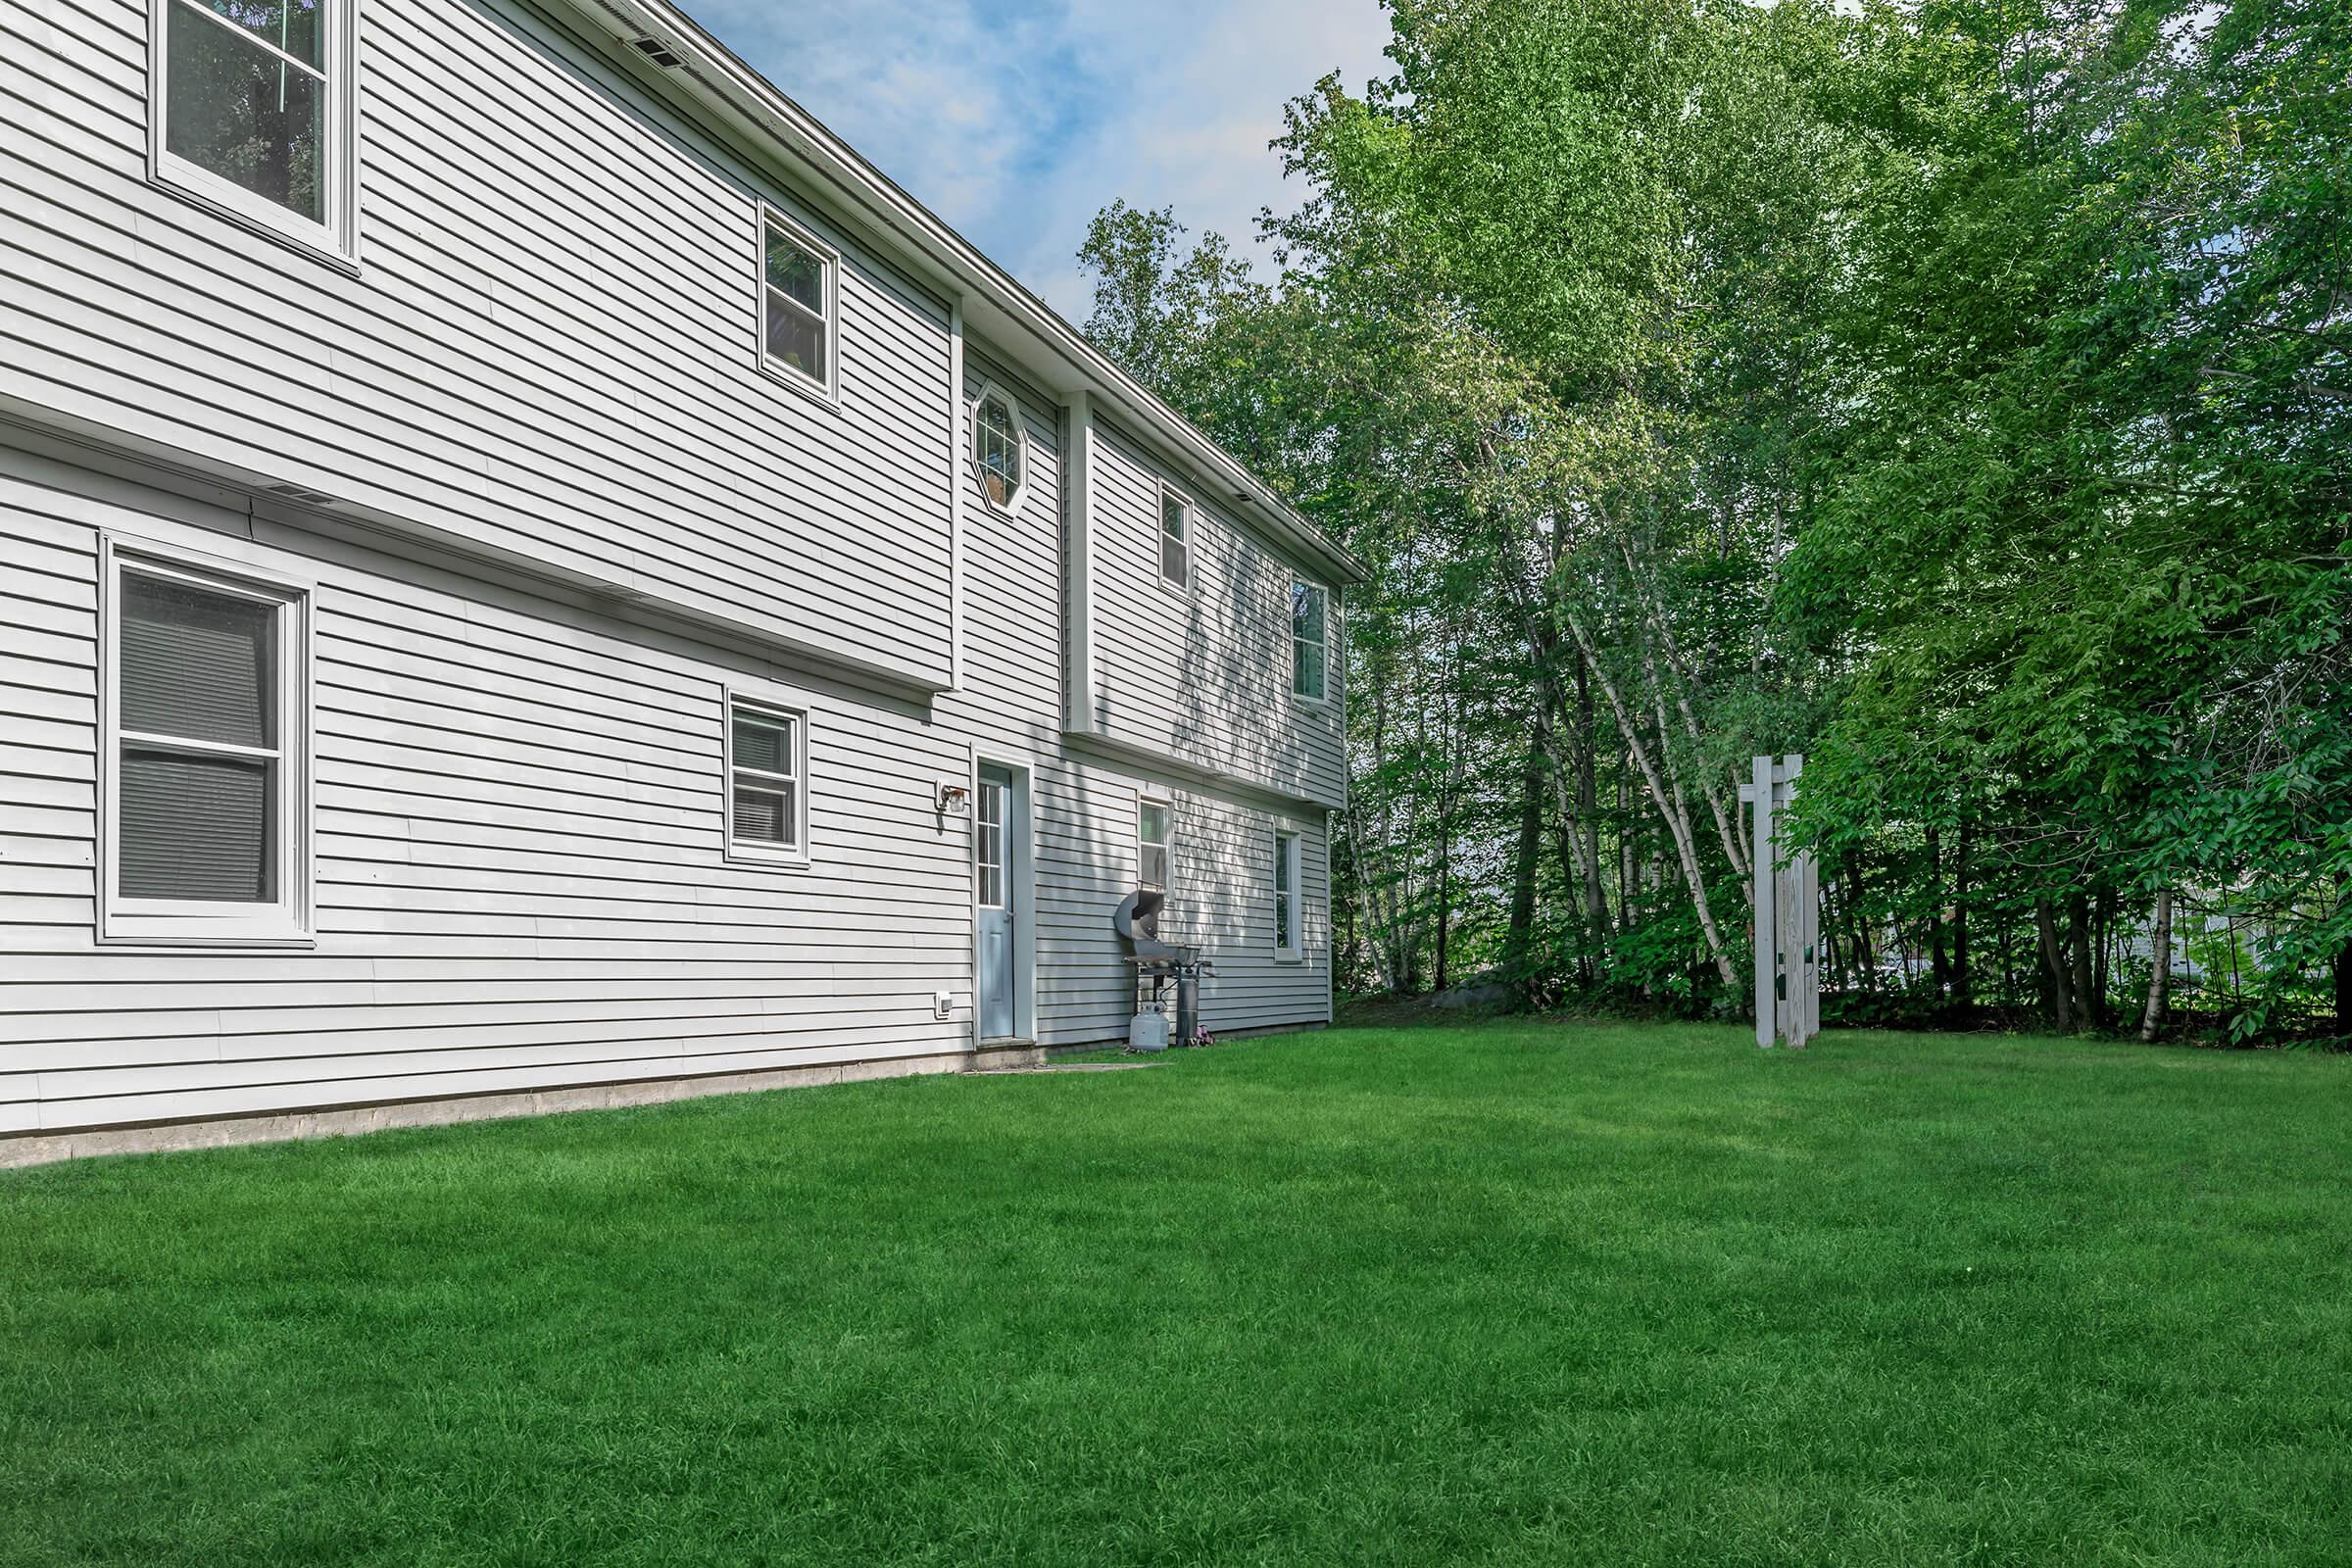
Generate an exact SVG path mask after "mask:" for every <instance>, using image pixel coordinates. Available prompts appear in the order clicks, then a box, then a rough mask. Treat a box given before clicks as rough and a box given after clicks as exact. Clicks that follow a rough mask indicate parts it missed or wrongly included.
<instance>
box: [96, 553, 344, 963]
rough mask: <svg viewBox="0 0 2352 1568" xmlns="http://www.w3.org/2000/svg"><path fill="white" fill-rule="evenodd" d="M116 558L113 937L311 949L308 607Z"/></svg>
mask: <svg viewBox="0 0 2352 1568" xmlns="http://www.w3.org/2000/svg"><path fill="white" fill-rule="evenodd" d="M105 559H106V566H105V570H106V573H107V596H106V609H105V631H104V636H105V663H106V667H105V671H104V685H103V689H102V697H101V702H102V704H103V708H104V714H105V717H104V725H105V731H106V733H105V735H104V736H103V741H102V744H103V747H104V752H103V756H102V762H103V767H102V778H101V791H102V794H101V806H100V809H101V812H102V814H103V824H102V830H101V839H102V843H103V846H104V861H105V864H104V870H103V873H102V882H101V885H100V889H99V893H100V904H101V913H100V927H101V935H102V936H103V937H105V938H106V939H108V940H111V941H146V942H171V943H217V942H280V943H282V942H291V941H300V940H303V939H304V936H305V930H306V927H307V925H308V919H309V905H310V874H309V865H308V858H309V833H308V810H307V806H308V794H309V767H308V757H307V746H308V724H307V710H308V706H309V705H308V700H307V696H308V694H307V691H306V685H307V680H308V660H307V649H308V642H309V639H308V634H307V625H306V619H305V616H306V613H307V610H308V596H307V595H306V594H305V593H304V591H303V590H302V589H300V588H297V587H291V586H288V585H285V584H280V583H273V582H264V581H259V580H253V579H248V578H246V577H245V576H243V575H242V574H233V575H232V574H225V573H216V572H214V571H212V570H210V569H199V568H196V567H193V566H189V565H186V564H180V563H176V562H172V561H169V560H166V559H164V558H161V557H149V556H145V555H132V554H127V553H118V552H116V551H115V550H114V549H113V548H112V547H111V545H110V547H109V548H108V550H107V552H106V558H105Z"/></svg>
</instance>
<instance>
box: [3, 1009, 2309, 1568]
mask: <svg viewBox="0 0 2352 1568" xmlns="http://www.w3.org/2000/svg"><path fill="white" fill-rule="evenodd" d="M0 1456H4V1458H0V1561H5V1562H7V1563H9V1564H65V1563H73V1564H82V1563H141V1564H149V1563H190V1564H206V1565H218V1564H242V1563H300V1564H340V1563H371V1564H378V1563H380V1564H459V1563H467V1564H474V1563H478V1564H492V1563H496V1564H551V1565H554V1564H562V1565H566V1568H570V1565H579V1564H607V1563H610V1564H650V1563H664V1564H669V1563H676V1564H702V1563H826V1564H858V1565H864V1564H884V1563H931V1564H958V1565H961V1564H993V1563H1004V1564H1012V1563H1019V1564H1032V1565H1048V1564H1088V1565H1096V1564H1119V1563H1170V1564H1175V1563H1182V1564H1197V1563H1269V1564H1271V1563H1334V1564H1340V1563H1345V1564H1351V1565H1352V1564H1412V1565H1416V1568H1421V1565H1431V1564H1450V1563H1525V1564H1545V1565H1557V1564H1579V1563H1593V1564H1603V1563H1605V1564H1611V1565H1621V1564H1660V1565H1668V1564H1671V1565H1686V1564H1740V1565H1762V1564H1806V1565H1814V1564H1833V1563H1883V1564H1900V1565H1904V1568H1918V1565H1923V1564H1939V1563H1969V1564H1991V1563H2031V1564H2089V1563H2116V1564H2150V1563H2198V1564H2226V1565H2232V1568H2244V1565H2258V1564H2274V1563H2335V1562H2344V1561H2347V1560H2352V1511H2348V1510H2352V1503H2348V1502H2347V1498H2348V1497H2352V1059H2346V1058H2342V1057H2324V1056H2316V1055H2256V1054H2213V1053H2199V1052H2190V1051H2181V1050H2149V1049H2141V1048H2134V1047H2125V1046H2102V1045H2092V1044H2075V1043H2057V1042H2047V1041H2017V1040H2006V1041H2005V1040H1995V1039H1987V1038H1956V1039H1955V1038H1944V1039H1937V1038H1918V1037H1897V1036H1889V1035H1868V1034H1834V1035H1831V1036H1829V1037H1827V1038H1826V1039H1824V1040H1823V1041H1821V1042H1820V1043H1819V1044H1818V1045H1817V1047H1816V1048H1815V1049H1814V1050H1812V1051H1810V1052H1807V1053H1805V1054H1771V1055H1766V1054H1760V1053H1758V1052H1757V1051H1756V1050H1755V1049H1754V1048H1753V1047H1752V1046H1751V1045H1748V1044H1746V1043H1745V1042H1744V1037H1743V1036H1742V1035H1741V1033H1740V1032H1739V1031H1736V1030H1731V1029H1710V1028H1648V1027H1633V1026H1609V1025H1596V1026H1558V1025H1533V1024H1529V1025H1519V1024H1509V1023H1503V1024H1495V1025H1489V1026H1485V1027H1480V1028H1475V1029H1463V1030H1441V1029H1411V1030H1402V1031H1394V1032H1383V1031H1369V1030H1367V1031H1341V1032H1334V1033H1331V1034H1327V1035H1323V1036H1320V1037H1299V1038H1293V1039H1287V1040H1280V1041H1265V1042H1253V1043H1245V1044H1239V1045H1234V1046H1228V1047H1223V1048H1219V1049H1218V1050H1215V1051H1212V1052H1204V1053H1192V1054H1182V1055H1179V1056H1176V1057H1173V1058H1171V1059H1169V1060H1168V1061H1166V1062H1165V1063H1164V1064H1162V1065H1158V1066H1154V1067H1152V1068H1151V1069H1150V1070H1147V1071H1141V1072H1127V1073H1101V1074H1083V1075H1081V1074H1063V1075H1054V1076H1035V1077H995V1078H980V1079H960V1080H956V1079H928V1080H909V1081H901V1082H892V1083H878V1084H867V1085H859V1086H853V1087H846V1088H840V1089H830V1090H820V1091H806V1092H799V1093H785V1094H774V1095H764V1096H756V1097H746V1098H739V1099H726V1100H713V1101H704V1102H700V1103H692V1104H686V1105H678V1106H671V1107H666V1108H662V1109H658V1110H648V1111H631V1112H614V1113H599V1114H590V1115H579V1116H569V1117H562V1118H554V1119H548V1120H541V1121H530V1122H510V1123H500V1124H488V1125H481V1126H475V1127H466V1128H453V1129H444V1130H436V1131H430V1132H417V1133H401V1134H392V1135H386V1136H379V1137H374V1138H368V1139H358V1140H348V1141H338V1142H333V1143H324V1144H296V1145H279V1146H275V1147H269V1148H258V1149H249V1150H236V1151H223V1152H208V1153H201V1154H183V1155H167V1156H154V1157H144V1158H131V1159H115V1160H105V1161H93V1162H85V1163H82V1164H77V1165H70V1166H62V1167H54V1168H50V1169H45V1170H37V1171H30V1172H20V1173H14V1174H5V1175H0Z"/></svg>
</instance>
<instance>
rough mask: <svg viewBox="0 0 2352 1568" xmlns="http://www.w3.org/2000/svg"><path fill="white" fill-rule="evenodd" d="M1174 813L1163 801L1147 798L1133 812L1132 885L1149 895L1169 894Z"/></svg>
mask: <svg viewBox="0 0 2352 1568" xmlns="http://www.w3.org/2000/svg"><path fill="white" fill-rule="evenodd" d="M1174 832H1175V813H1174V812H1173V811H1171V810H1169V809H1168V803H1167V802H1165V801H1155V800H1152V798H1151V797H1149V796H1146V797H1145V798H1144V799H1143V800H1142V801H1141V802H1139V803H1138V804H1137V806H1136V810H1135V885H1136V886H1137V887H1138V888H1139V889H1142V890H1145V891H1148V892H1152V893H1165V892H1167V891H1168V854H1169V850H1170V849H1171V848H1172V847H1173V843H1174Z"/></svg>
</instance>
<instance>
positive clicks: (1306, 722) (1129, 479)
mask: <svg viewBox="0 0 2352 1568" xmlns="http://www.w3.org/2000/svg"><path fill="white" fill-rule="evenodd" d="M1096 433H1097V445H1096V453H1097V462H1096V468H1095V496H1094V499H1095V506H1094V528H1093V534H1094V548H1093V556H1094V560H1093V572H1092V581H1093V598H1092V603H1093V610H1094V670H1093V679H1094V692H1093V703H1092V717H1093V720H1094V725H1095V727H1096V729H1097V730H1098V731H1099V732H1100V733H1102V734H1103V735H1104V736H1107V737H1109V738H1110V739H1112V740H1114V741H1117V742H1124V743H1126V744H1128V745H1130V746H1134V747H1138V748H1142V749H1144V750H1146V751H1149V752H1152V753H1159V754H1164V755H1166V756H1167V757H1169V758H1170V759H1171V760H1178V761H1181V762H1185V763H1190V764H1193V765H1195V766H1198V767H1201V768H1206V769H1209V770H1212V771H1214V772H1218V773H1222V774H1227V775H1231V776H1235V777H1238V778H1242V779H1246V780H1249V781H1250V782H1252V783H1256V784H1261V785H1264V786H1266V787H1268V788H1270V789H1275V790H1279V791H1282V792H1284V793H1286V794H1292V795H1297V796H1302V797H1305V798H1307V799H1310V800H1313V801H1317V802H1320V803H1322V804H1323V805H1325V806H1329V807H1334V808H1336V807H1338V806H1339V805H1340V804H1341V803H1342V801H1343V799H1344V798H1345V794H1346V755H1345V750H1344V747H1343V745H1342V742H1341V713H1342V711H1343V704H1342V702H1341V697H1342V693H1341V683H1340V672H1339V667H1340V664H1341V661H1340V660H1339V659H1337V658H1333V659H1332V660H1330V661H1329V665H1330V668H1329V672H1328V675H1327V684H1326V688H1325V690H1326V700H1325V701H1323V702H1319V703H1317V702H1308V701H1304V700H1302V699H1299V698H1297V697H1294V696H1293V695H1292V692H1291V610H1290V598H1291V585H1292V583H1293V582H1294V581H1295V580H1300V581H1307V582H1314V583H1318V584H1320V585H1321V586H1323V587H1324V588H1325V589H1326V590H1327V591H1330V600H1329V603H1330V625H1329V631H1328V636H1329V642H1330V647H1331V648H1332V649H1333V650H1334V652H1335V653H1336V651H1337V649H1338V648H1339V646H1340V640H1339V618H1340V616H1339V610H1340V596H1339V594H1338V593H1337V592H1336V591H1335V590H1336V585H1334V584H1331V583H1330V582H1328V581H1327V580H1325V579H1322V578H1320V577H1318V576H1317V575H1316V574H1315V573H1314V572H1313V571H1312V570H1311V569H1310V568H1308V567H1305V566H1303V565H1300V564H1294V563H1292V562H1290V561H1287V560H1285V559H1283V558H1282V557H1280V556H1279V555H1277V554H1276V553H1275V552H1274V551H1273V550H1272V549H1271V548H1270V547H1269V546H1268V545H1267V544H1266V543H1264V542H1263V541H1262V540H1260V539H1259V538H1257V537H1256V536H1255V535H1254V534H1253V533H1252V532H1251V531H1250V530H1249V529H1247V528H1245V527H1244V526H1242V524H1241V523H1239V522H1238V521H1237V520H1236V519H1235V518H1234V516H1233V515H1232V514H1231V513H1230V512H1229V511H1228V510H1226V509H1224V508H1223V507H1220V506H1219V505H1217V504H1216V502H1215V500H1214V498H1213V497H1211V496H1210V495H1208V494H1207V493H1206V491H1205V490H1204V488H1203V487H1201V486H1197V485H1194V484H1191V483H1190V482H1189V481H1188V480H1187V479H1186V477H1185V476H1184V474H1183V473H1182V472H1181V471H1179V470H1176V469H1174V468H1173V467H1172V466H1169V465H1167V464H1165V463H1162V462H1160V461H1158V460H1156V459H1154V458H1153V457H1152V455H1151V454H1150V452H1149V449H1148V448H1146V447H1145V446H1144V444H1143V443H1142V442H1140V441H1138V440H1137V439H1136V438H1135V437H1133V436H1132V435H1130V434H1128V433H1127V432H1125V431H1123V430H1121V429H1120V428H1118V427H1117V426H1116V425H1114V424H1111V423H1109V422H1107V421H1103V420H1098V421H1097V424H1096ZM1165 486H1173V487H1175V488H1176V490H1177V491H1178V493H1179V494H1183V495H1185V496H1187V497H1188V499H1189V500H1190V501H1191V503H1192V506H1193V521H1192V524H1191V531H1192V534H1193V538H1192V541H1191V548H1192V555H1193V581H1192V583H1191V584H1190V585H1189V586H1187V587H1181V588H1180V587H1177V586H1175V585H1174V584H1172V583H1170V582H1169V581H1168V580H1167V579H1166V578H1165V577H1163V576H1162V575H1161V574H1160V567H1159V540H1160V496H1161V493H1162V489H1163V487H1165Z"/></svg>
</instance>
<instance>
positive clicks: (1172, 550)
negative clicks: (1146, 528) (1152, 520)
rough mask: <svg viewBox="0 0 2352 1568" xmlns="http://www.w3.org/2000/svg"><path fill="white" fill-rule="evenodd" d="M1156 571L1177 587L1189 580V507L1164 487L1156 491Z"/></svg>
mask: <svg viewBox="0 0 2352 1568" xmlns="http://www.w3.org/2000/svg"><path fill="white" fill-rule="evenodd" d="M1159 574H1160V576H1162V577H1164V578H1166V579H1167V580H1168V581H1169V582H1172V583H1174V584H1176V586H1178V587H1179V588H1181V587H1184V586H1186V585H1187V584H1189V583H1190V582H1191V581H1192V580H1193V509H1192V507H1191V505H1190V504H1189V503H1187V502H1186V501H1185V499H1184V497H1182V496H1180V495H1178V494H1177V493H1176V492H1175V491H1173V490H1166V489H1163V490H1161V491H1160V493H1159Z"/></svg>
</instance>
